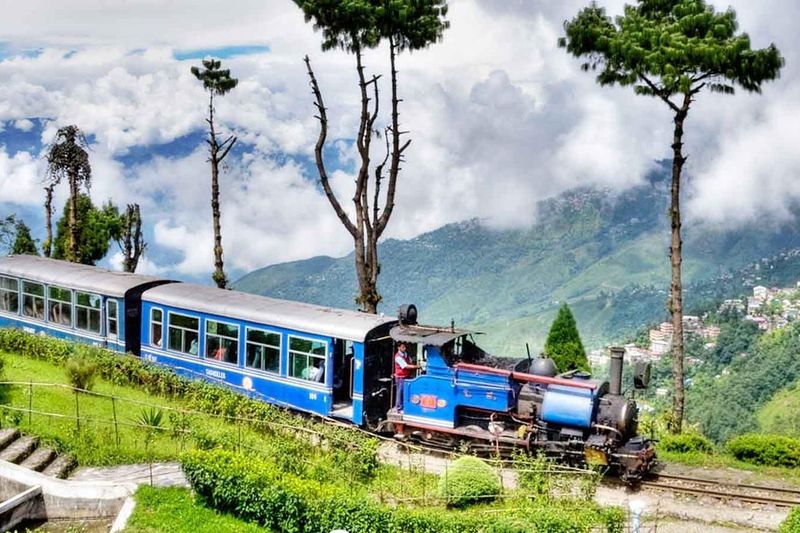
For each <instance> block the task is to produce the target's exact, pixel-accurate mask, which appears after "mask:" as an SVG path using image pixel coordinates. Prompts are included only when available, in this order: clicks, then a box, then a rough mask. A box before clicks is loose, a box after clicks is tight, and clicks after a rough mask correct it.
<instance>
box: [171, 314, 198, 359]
mask: <svg viewBox="0 0 800 533" xmlns="http://www.w3.org/2000/svg"><path fill="white" fill-rule="evenodd" d="M167 320H168V321H169V326H168V328H167V338H168V339H169V344H168V346H169V349H170V350H173V351H176V352H181V353H186V354H189V355H198V353H199V352H198V346H197V345H198V343H199V342H200V341H199V340H198V339H199V338H200V319H199V318H194V317H191V316H186V315H179V314H177V313H169V315H167Z"/></svg>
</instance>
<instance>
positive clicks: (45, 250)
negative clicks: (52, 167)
mask: <svg viewBox="0 0 800 533" xmlns="http://www.w3.org/2000/svg"><path fill="white" fill-rule="evenodd" d="M58 181H59V180H53V181H50V183H48V184H47V187H45V188H44V217H45V226H46V228H47V238H46V239H45V241H44V244H42V254H43V255H44V256H45V257H50V255H51V254H52V253H53V191H54V190H55V188H56V185H58Z"/></svg>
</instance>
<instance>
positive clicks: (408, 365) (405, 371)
mask: <svg viewBox="0 0 800 533" xmlns="http://www.w3.org/2000/svg"><path fill="white" fill-rule="evenodd" d="M417 368H419V366H417V365H415V364H413V363H412V362H411V358H410V357H409V356H408V352H406V343H404V342H401V343H400V344H398V345H397V353H395V354H394V390H395V393H394V394H395V396H394V408H395V409H397V410H398V411H402V410H403V383H405V380H406V378H413V377H414V370H416V369H417Z"/></svg>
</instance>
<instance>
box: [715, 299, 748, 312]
mask: <svg viewBox="0 0 800 533" xmlns="http://www.w3.org/2000/svg"><path fill="white" fill-rule="evenodd" d="M744 310H745V305H744V301H743V300H742V299H741V298H733V299H730V300H725V301H724V302H722V305H720V306H719V312H720V313H724V312H725V311H727V312H736V313H744Z"/></svg>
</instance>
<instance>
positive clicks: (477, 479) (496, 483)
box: [439, 455, 500, 507]
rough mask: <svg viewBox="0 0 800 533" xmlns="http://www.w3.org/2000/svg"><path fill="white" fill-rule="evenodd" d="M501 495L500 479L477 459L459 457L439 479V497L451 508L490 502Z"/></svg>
mask: <svg viewBox="0 0 800 533" xmlns="http://www.w3.org/2000/svg"><path fill="white" fill-rule="evenodd" d="M499 495H500V478H499V476H498V475H497V472H495V471H494V469H492V467H491V466H489V465H488V464H486V463H485V462H484V461H481V460H480V459H478V458H477V457H472V456H470V455H465V456H464V457H459V458H458V459H457V460H456V461H455V462H454V463H453V466H452V467H451V468H449V469H448V470H447V471H446V472H445V473H443V474H442V475H441V477H440V478H439V496H440V497H441V498H442V499H443V500H444V501H445V502H446V503H447V505H449V506H451V507H464V506H467V505H469V504H471V503H481V502H489V501H492V500H494V499H495V498H497V496H499Z"/></svg>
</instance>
